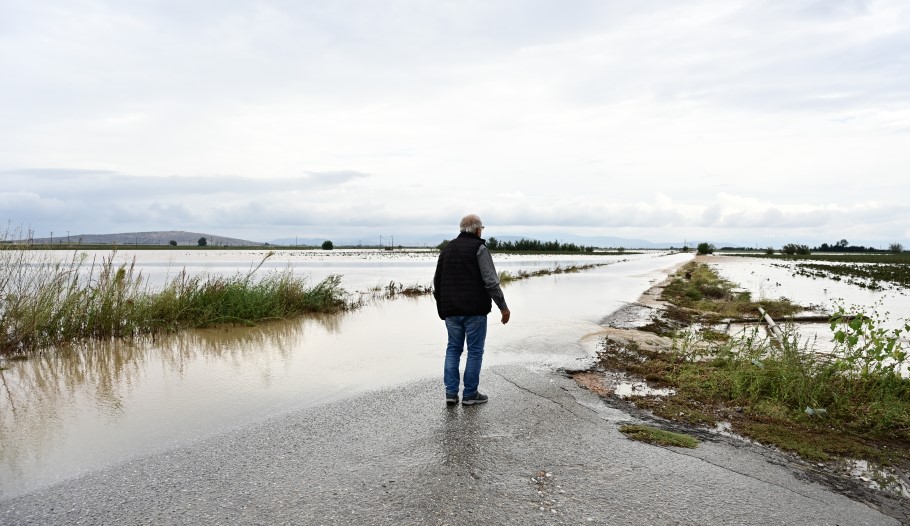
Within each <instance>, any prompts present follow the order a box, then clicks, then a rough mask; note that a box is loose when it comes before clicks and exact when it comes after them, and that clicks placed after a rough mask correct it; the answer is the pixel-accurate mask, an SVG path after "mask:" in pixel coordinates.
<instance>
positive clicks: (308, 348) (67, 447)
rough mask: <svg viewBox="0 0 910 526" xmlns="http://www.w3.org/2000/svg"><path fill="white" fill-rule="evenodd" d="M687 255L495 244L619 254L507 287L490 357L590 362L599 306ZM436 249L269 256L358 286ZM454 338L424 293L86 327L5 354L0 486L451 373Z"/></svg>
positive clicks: (218, 255) (512, 260)
mask: <svg viewBox="0 0 910 526" xmlns="http://www.w3.org/2000/svg"><path fill="white" fill-rule="evenodd" d="M156 254H157V255H156ZM104 255H105V256H106V255H108V253H104ZM134 255H135V256H136V263H137V266H138V267H139V268H140V269H142V271H143V273H144V274H145V275H146V276H148V277H149V279H150V282H152V283H161V282H163V281H164V280H165V279H166V277H167V276H169V275H173V274H174V273H176V272H178V271H179V270H181V269H182V268H186V269H187V271H189V272H217V273H235V272H238V271H240V272H245V271H248V270H249V269H250V268H252V267H254V266H255V265H256V264H257V263H258V262H259V261H260V260H261V258H262V257H263V256H264V255H265V251H262V252H261V253H259V252H256V251H224V252H221V251H219V252H215V251H204V252H203V251H184V252H181V253H176V252H171V251H147V252H139V251H137V252H135V253H132V252H129V251H121V252H119V253H118V254H117V257H118V258H120V259H122V260H123V261H130V260H132V257H133V256H134ZM691 257H692V256H691V255H686V254H666V253H661V252H652V253H645V254H638V255H631V254H630V255H625V256H621V257H619V256H609V257H603V256H570V257H557V256H501V255H497V256H495V261H496V264H497V267H498V269H499V270H510V271H520V270H536V269H540V268H552V267H555V266H556V265H560V266H561V267H563V268H565V267H568V266H571V265H573V264H589V263H592V262H594V263H597V262H603V263H610V264H609V265H607V266H602V267H597V268H595V269H592V270H588V271H584V272H580V273H573V274H559V275H552V276H543V277H537V278H533V279H527V280H522V281H519V282H514V283H511V284H509V285H508V286H507V287H505V293H506V297H507V299H508V302H509V305H510V308H511V309H512V312H513V315H512V321H511V322H510V323H509V324H508V325H507V326H502V325H500V324H498V323H494V322H493V321H492V319H491V323H490V328H489V334H488V339H487V342H488V344H487V354H486V356H485V364H497V363H507V362H514V361H522V362H526V363H536V364H541V365H542V366H546V367H569V368H577V367H580V366H582V365H583V364H585V363H587V362H588V361H589V360H590V359H591V357H592V354H593V352H594V345H592V344H591V342H589V341H587V340H586V339H585V336H586V335H589V334H591V333H594V332H596V331H598V330H599V329H600V325H599V322H600V320H602V319H603V318H604V317H605V316H606V315H607V314H609V313H611V312H613V311H615V310H616V309H618V308H619V307H621V306H622V305H624V304H625V303H627V302H634V301H636V300H637V298H638V297H639V296H640V295H641V293H642V292H644V291H645V290H646V289H647V288H648V287H650V286H651V285H652V284H653V283H655V282H657V281H660V280H662V279H663V278H664V277H665V276H666V274H667V273H668V272H670V271H671V270H672V269H673V268H675V267H676V266H678V265H680V264H682V263H684V262H685V261H688V260H689V259H691ZM435 261H436V254H435V253H434V252H429V251H427V252H407V253H392V254H389V253H383V252H379V251H372V252H370V251H333V252H332V253H325V252H312V251H310V252H302V251H301V252H294V251H282V252H278V253H277V254H276V256H275V257H273V258H272V259H270V260H269V261H268V262H267V264H266V265H264V267H266V266H268V267H269V268H284V267H285V266H287V265H291V267H292V268H293V269H294V271H295V272H299V273H307V275H309V276H310V277H312V279H313V280H319V279H322V278H323V277H325V276H327V275H329V274H341V275H343V278H342V283H343V284H344V286H345V288H347V289H348V290H350V291H358V290H366V289H369V288H372V287H375V286H383V285H386V284H388V283H389V282H390V281H396V282H401V283H404V284H429V283H430V282H431V281H432V275H433V270H434V268H435ZM261 270H267V268H266V269H261ZM444 346H445V330H444V328H443V325H442V322H441V321H440V320H439V319H438V318H437V317H436V311H435V304H434V302H433V299H432V297H429V296H424V297H418V298H399V299H396V300H389V301H377V302H374V303H371V304H368V305H367V306H365V307H363V308H361V309H359V310H356V311H353V312H348V313H345V314H340V315H335V316H320V317H307V318H301V319H296V320H290V321H281V322H273V323H267V324H262V325H259V326H256V327H230V328H217V329H206V330H195V331H188V332H183V333H179V334H176V335H168V336H164V337H156V338H147V339H142V340H138V341H131V342H124V341H103V342H91V343H88V344H84V345H79V346H73V347H71V348H64V349H59V350H56V351H49V352H46V353H44V354H42V355H40V356H37V357H33V358H30V359H28V360H22V361H10V360H6V361H3V362H0V363H2V367H4V368H6V370H3V371H0V498H8V497H11V496H14V495H17V494H21V493H23V492H26V491H29V490H31V489H35V488H40V487H43V486H46V485H49V484H52V483H54V482H56V481H60V480H65V479H67V478H71V477H74V476H78V475H79V474H80V473H83V472H86V471H89V470H92V469H96V468H99V467H102V466H106V465H110V464H113V463H116V462H118V461H122V460H125V459H128V458H131V457H135V456H137V455H142V454H145V453H148V452H151V451H158V450H164V449H168V448H171V447H174V446H177V445H179V444H185V443H188V442H191V441H193V440H197V439H199V438H202V437H205V436H208V435H211V434H212V433H217V432H219V431H222V430H226V429H230V428H233V427H236V426H240V425H243V424H246V423H249V422H253V421H256V420H260V419H263V418H270V417H274V416H276V415H279V414H281V413H282V412H285V411H290V410H293V409H295V408H300V407H303V406H311V405H316V404H320V403H323V402H326V401H329V400H333V399H337V398H341V397H346V396H350V395H353V394H357V393H361V392H364V391H368V390H371V389H377V388H380V387H385V386H390V385H396V384H402V383H406V382H409V381H412V380H416V379H419V378H426V377H431V376H435V375H439V376H440V377H441V369H442V356H443V349H444ZM440 401H442V385H441V380H440Z"/></svg>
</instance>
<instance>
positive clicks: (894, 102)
mask: <svg viewBox="0 0 910 526" xmlns="http://www.w3.org/2000/svg"><path fill="white" fill-rule="evenodd" d="M0 79H2V80H0V219H4V220H6V221H8V223H9V224H10V225H14V226H17V227H24V228H28V229H31V230H33V231H34V232H35V236H36V237H41V236H46V235H47V234H48V233H49V232H50V231H55V232H58V233H60V232H65V231H67V230H68V231H71V232H72V233H73V234H76V233H77V232H78V233H114V232H132V231H145V230H190V231H196V232H207V233H212V234H217V235H223V236H233V237H241V238H245V239H253V240H262V241H267V240H271V239H276V238H281V237H294V236H301V237H311V236H312V237H327V238H336V239H340V238H345V237H351V238H358V237H363V236H368V235H376V234H386V235H394V236H396V237H397V238H398V239H403V238H407V237H409V236H418V235H423V234H436V233H449V232H453V231H454V230H455V226H456V225H457V221H458V219H459V218H460V217H461V215H463V214H464V213H466V212H476V213H479V214H480V215H481V216H482V218H483V219H484V222H485V224H487V225H488V228H487V230H486V234H487V235H493V236H496V235H533V236H537V237H541V238H545V239H551V238H552V237H554V236H556V235H559V234H577V235H607V236H619V237H631V238H642V239H649V240H652V241H677V240H683V239H686V240H689V241H693V240H695V241H697V240H716V241H728V242H733V243H738V244H743V245H748V246H751V245H753V244H758V245H760V246H766V245H773V246H780V245H781V244H783V243H787V242H801V243H807V244H816V243H819V242H822V241H829V242H833V241H836V240H839V239H842V238H846V239H848V240H849V241H850V242H851V243H858V244H860V243H861V244H875V245H879V244H884V245H885V246H886V247H887V244H888V243H889V242H901V243H903V244H904V246H910V204H908V196H910V182H908V180H910V177H908V175H910V174H908V171H910V3H908V2H906V0H893V1H892V0H883V1H861V0H780V1H776V0H766V1H761V0H748V1H746V0H722V1H707V0H705V1H701V0H693V1H679V0H637V1H634V2H630V1H624V0H623V1H620V0H591V1H584V0H550V1H544V0H460V1H454V0H433V1H425V0H388V1H377V0H362V1H358V0H307V1H292V0H286V1H280V0H262V1H252V0H250V1H243V0H194V1H192V2H187V1H183V0H181V1H177V0H161V1H152V0H60V1H54V0H0Z"/></svg>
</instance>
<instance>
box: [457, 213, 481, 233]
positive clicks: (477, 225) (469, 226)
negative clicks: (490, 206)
mask: <svg viewBox="0 0 910 526" xmlns="http://www.w3.org/2000/svg"><path fill="white" fill-rule="evenodd" d="M458 226H459V227H460V228H461V231H462V232H470V233H472V234H477V236H478V237H479V236H480V234H481V232H482V231H483V222H482V221H481V220H480V216H478V215H477V214H468V215H466V216H464V217H462V218H461V223H460V224H459V225H458Z"/></svg>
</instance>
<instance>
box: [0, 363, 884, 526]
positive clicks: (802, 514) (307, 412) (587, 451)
mask: <svg viewBox="0 0 910 526" xmlns="http://www.w3.org/2000/svg"><path fill="white" fill-rule="evenodd" d="M481 387H482V389H481V390H482V391H483V392H485V393H486V394H488V395H489V396H490V402H489V403H488V404H485V405H482V406H475V407H461V406H458V407H455V408H446V407H445V404H444V399H443V390H442V387H441V380H440V379H431V380H424V381H419V382H416V383H411V384H408V385H404V386H401V387H396V388H392V389H386V390H382V391H377V392H371V393H368V394H366V395H362V396H358V397H354V398H349V399H345V400H342V401H339V402H334V403H330V404H326V405H321V406H316V407H310V408H307V409H304V410H299V411H296V412H293V413H287V414H282V415H279V416H275V417H273V418H270V419H268V420H266V421H262V422H260V423H257V424H254V425H249V426H246V427H243V428H240V429H236V430H233V431H230V432H227V433H223V434H220V435H216V436H212V437H209V438H206V439H203V440H199V441H197V442H195V443H193V444H190V445H188V446H184V447H180V448H178V449H173V450H170V451H166V452H164V453H159V454H154V455H150V456H146V457H142V458H138V459H136V460H132V461H129V462H126V463H124V464H121V465H117V466H114V467H111V468H108V469H104V470H102V471H97V472H94V473H91V474H88V475H86V476H83V477H80V478H77V479H73V480H69V481H66V482H63V483H61V484H58V485H56V486H52V487H50V488H47V489H43V490H40V491H37V492H34V493H30V494H27V495H23V496H20V497H16V498H13V499H9V500H5V501H2V502H0V523H2V524H4V525H20V524H22V525H25V524H34V525H57V524H60V525H64V524H65V525H77V524H93V525H94V524H110V525H127V524H130V525H131V524H155V525H170V524H180V525H184V524H193V525H199V524H201V525H207V524H225V525H228V524H231V525H234V524H239V525H247V524H250V525H252V524H256V525H259V524H261V525H278V524H306V525H309V524H313V525H319V524H326V525H329V524H343V525H359V524H450V525H460V524H481V525H487V524H522V525H525V524H610V525H646V524H654V525H671V524H692V525H696V524H697V525H725V526H726V525H751V524H755V525H769V524H773V525H787V524H793V525H799V526H809V525H844V526H847V525H850V526H855V525H875V526H881V525H889V524H899V522H898V521H897V520H894V519H892V518H890V517H887V516H885V515H883V514H881V513H879V512H877V511H875V510H874V509H872V508H870V507H868V506H866V505H863V504H861V503H858V502H856V501H853V500H850V499H848V498H847V497H844V496H842V495H840V494H838V493H835V492H832V491H830V490H828V489H827V488H825V487H823V486H821V485H819V484H816V483H812V482H807V481H805V480H802V479H800V478H798V477H796V476H794V472H793V470H792V469H791V468H789V467H788V466H787V465H786V464H785V463H779V462H775V461H774V460H773V456H769V455H768V454H767V453H766V452H764V451H763V450H762V448H758V447H756V446H750V445H747V444H742V443H736V442H735V441H731V440H725V439H718V440H716V441H706V442H702V444H701V445H700V446H699V448H697V449H694V450H684V449H676V448H663V447H657V446H653V445H648V444H643V443H639V442H635V441H632V440H629V439H627V438H625V437H624V436H623V435H622V434H621V433H619V431H618V430H617V429H618V426H619V425H620V424H621V423H627V422H631V421H634V417H632V416H631V415H630V414H628V413H625V412H623V411H622V410H619V409H614V408H611V407H609V406H608V405H607V404H605V403H604V402H603V401H601V400H600V399H598V398H597V397H596V396H594V395H593V394H592V393H589V392H587V391H585V390H583V389H581V388H579V387H577V386H576V385H575V383H574V382H573V381H572V380H571V379H568V378H565V377H564V376H561V375H559V374H558V373H553V372H551V371H549V370H547V369H546V368H544V367H540V368H534V367H529V366H526V365H513V366H498V367H494V368H491V369H487V370H485V371H484V374H483V377H482V384H481Z"/></svg>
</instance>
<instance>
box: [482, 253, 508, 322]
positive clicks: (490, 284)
mask: <svg viewBox="0 0 910 526" xmlns="http://www.w3.org/2000/svg"><path fill="white" fill-rule="evenodd" d="M477 264H478V265H480V277H481V278H482V279H483V284H484V286H485V287H486V288H487V292H489V293H490V297H491V298H493V301H494V302H495V303H496V306H497V307H498V308H499V310H506V309H508V308H509V307H508V306H507V305H506V297H505V295H504V294H503V293H502V288H500V287H499V274H498V273H497V272H496V267H495V266H494V265H493V256H492V255H491V254H490V251H489V250H487V247H486V245H480V247H479V248H478V249H477Z"/></svg>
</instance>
